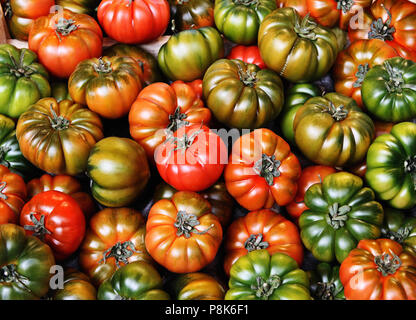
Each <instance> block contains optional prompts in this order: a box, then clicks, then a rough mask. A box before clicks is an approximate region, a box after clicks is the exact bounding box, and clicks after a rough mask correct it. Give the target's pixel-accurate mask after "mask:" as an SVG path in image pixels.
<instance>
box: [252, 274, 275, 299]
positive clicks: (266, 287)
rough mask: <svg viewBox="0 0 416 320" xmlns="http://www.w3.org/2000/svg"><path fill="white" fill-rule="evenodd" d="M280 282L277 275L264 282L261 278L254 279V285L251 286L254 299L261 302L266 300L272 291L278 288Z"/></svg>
mask: <svg viewBox="0 0 416 320" xmlns="http://www.w3.org/2000/svg"><path fill="white" fill-rule="evenodd" d="M281 283H282V280H281V279H280V277H279V276H278V275H276V274H275V275H272V276H271V277H270V278H269V279H267V280H264V279H263V278H262V277H261V276H258V277H257V278H256V284H252V285H251V289H252V290H255V293H256V297H257V298H260V299H262V300H268V298H269V297H270V296H271V295H272V294H273V292H274V290H276V289H277V288H279V287H280V284H281Z"/></svg>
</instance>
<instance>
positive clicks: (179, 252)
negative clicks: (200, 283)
mask: <svg viewBox="0 0 416 320" xmlns="http://www.w3.org/2000/svg"><path fill="white" fill-rule="evenodd" d="M221 240H222V227H221V224H220V222H219V220H218V218H217V217H216V216H214V215H213V214H212V213H211V205H210V203H209V202H208V201H207V200H205V199H204V198H203V197H202V196H200V195H199V194H197V193H195V192H187V191H180V192H177V193H175V194H174V195H173V196H172V198H171V199H169V200H168V199H162V200H160V201H158V202H156V203H155V204H154V205H153V206H152V208H151V209H150V212H149V215H148V218H147V223H146V238H145V243H146V249H147V251H148V252H149V253H150V255H151V256H152V258H153V259H155V260H156V261H157V263H159V264H160V265H162V266H163V267H165V268H166V269H168V270H169V271H171V272H175V273H188V272H196V271H199V270H201V269H202V268H203V267H205V266H206V265H208V264H209V263H211V262H212V261H213V260H214V258H215V255H216V254H217V251H218V248H219V246H220V243H221Z"/></svg>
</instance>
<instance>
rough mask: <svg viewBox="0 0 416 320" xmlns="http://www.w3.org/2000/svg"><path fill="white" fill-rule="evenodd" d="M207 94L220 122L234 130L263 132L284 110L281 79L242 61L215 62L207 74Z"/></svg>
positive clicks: (271, 72)
mask: <svg viewBox="0 0 416 320" xmlns="http://www.w3.org/2000/svg"><path fill="white" fill-rule="evenodd" d="M203 91H204V98H205V101H206V104H207V106H208V108H210V109H211V111H212V113H213V114H214V116H215V117H216V119H217V120H219V121H220V122H221V123H224V124H226V125H227V126H229V127H232V128H239V129H243V128H250V129H254V128H260V127H262V126H263V125H264V124H266V123H267V122H269V121H272V120H274V119H275V118H276V117H277V116H278V115H279V113H280V111H281V110H282V108H283V100H284V94H283V83H282V80H281V79H280V77H279V76H278V75H277V74H276V73H275V72H273V71H271V70H268V69H263V70H261V69H260V68H259V67H258V66H256V65H255V64H247V63H245V62H243V61H241V60H227V59H221V60H218V61H216V62H214V63H213V64H212V65H211V66H210V67H209V68H208V70H207V72H206V73H205V76H204V79H203Z"/></svg>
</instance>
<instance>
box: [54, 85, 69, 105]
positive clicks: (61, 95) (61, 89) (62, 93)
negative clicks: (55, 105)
mask: <svg viewBox="0 0 416 320" xmlns="http://www.w3.org/2000/svg"><path fill="white" fill-rule="evenodd" d="M51 95H52V97H53V98H55V99H56V101H57V102H61V101H62V100H72V98H71V95H70V94H69V91H68V83H67V82H66V81H54V82H53V83H52V93H51Z"/></svg>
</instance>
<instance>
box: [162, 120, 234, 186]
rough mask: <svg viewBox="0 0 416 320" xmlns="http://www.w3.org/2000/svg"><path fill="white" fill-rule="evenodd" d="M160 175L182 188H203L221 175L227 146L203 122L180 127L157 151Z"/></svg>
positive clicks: (172, 184)
mask: <svg viewBox="0 0 416 320" xmlns="http://www.w3.org/2000/svg"><path fill="white" fill-rule="evenodd" d="M155 160H156V166H157V169H158V171H159V173H160V176H161V177H162V179H163V180H165V181H166V182H167V183H168V184H170V185H171V186H172V187H174V188H175V189H176V190H180V191H201V190H205V189H207V188H209V187H210V186H212V185H213V184H214V183H215V182H216V181H217V180H218V179H219V178H220V176H221V174H222V172H223V170H224V166H225V163H226V161H227V148H226V146H225V144H224V142H223V141H222V140H221V138H220V136H218V135H217V134H215V133H214V132H212V131H211V130H210V129H209V128H208V127H206V126H204V125H198V124H195V125H190V126H185V127H181V128H180V129H178V130H177V131H176V132H175V133H174V134H173V135H172V136H171V137H170V138H169V137H168V139H167V141H166V142H165V143H163V144H161V145H159V146H158V147H157V149H156V151H155Z"/></svg>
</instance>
